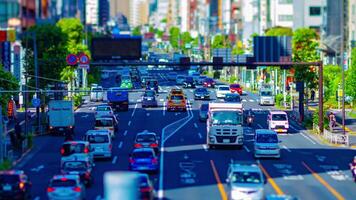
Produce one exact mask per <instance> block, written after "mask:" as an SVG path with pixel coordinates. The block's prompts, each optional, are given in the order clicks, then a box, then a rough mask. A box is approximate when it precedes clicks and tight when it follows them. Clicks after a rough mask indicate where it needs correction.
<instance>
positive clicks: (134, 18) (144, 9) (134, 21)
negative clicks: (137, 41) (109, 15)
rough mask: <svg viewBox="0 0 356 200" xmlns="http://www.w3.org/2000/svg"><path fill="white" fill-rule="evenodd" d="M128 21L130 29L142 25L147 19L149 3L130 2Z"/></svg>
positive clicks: (145, 1)
mask: <svg viewBox="0 0 356 200" xmlns="http://www.w3.org/2000/svg"><path fill="white" fill-rule="evenodd" d="M129 7H130V14H129V21H130V26H131V27H136V26H139V25H144V24H147V23H148V19H149V1H148V0H131V1H130V5H129Z"/></svg>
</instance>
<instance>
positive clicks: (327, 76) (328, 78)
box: [323, 65, 341, 101]
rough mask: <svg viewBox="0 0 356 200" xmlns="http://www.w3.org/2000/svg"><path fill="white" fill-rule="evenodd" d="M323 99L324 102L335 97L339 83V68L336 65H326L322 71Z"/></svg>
mask: <svg viewBox="0 0 356 200" xmlns="http://www.w3.org/2000/svg"><path fill="white" fill-rule="evenodd" d="M323 75H324V79H323V81H324V82H323V83H324V88H325V91H324V98H325V100H326V101H328V100H330V99H331V97H335V95H336V91H337V89H338V84H340V83H341V67H340V66H337V65H326V66H324V70H323Z"/></svg>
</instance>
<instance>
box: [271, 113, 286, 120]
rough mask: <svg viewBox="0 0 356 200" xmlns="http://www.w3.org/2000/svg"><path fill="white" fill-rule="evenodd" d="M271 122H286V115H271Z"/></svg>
mask: <svg viewBox="0 0 356 200" xmlns="http://www.w3.org/2000/svg"><path fill="white" fill-rule="evenodd" d="M272 120H273V121H287V115H286V114H273V115H272Z"/></svg>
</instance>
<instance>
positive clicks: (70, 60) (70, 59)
mask: <svg viewBox="0 0 356 200" xmlns="http://www.w3.org/2000/svg"><path fill="white" fill-rule="evenodd" d="M66 61H67V64H68V65H76V64H77V63H78V57H77V56H76V55H75V54H69V55H68V56H67V58H66Z"/></svg>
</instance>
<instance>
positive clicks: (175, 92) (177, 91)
mask: <svg viewBox="0 0 356 200" xmlns="http://www.w3.org/2000/svg"><path fill="white" fill-rule="evenodd" d="M171 94H183V91H182V90H172V91H171Z"/></svg>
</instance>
